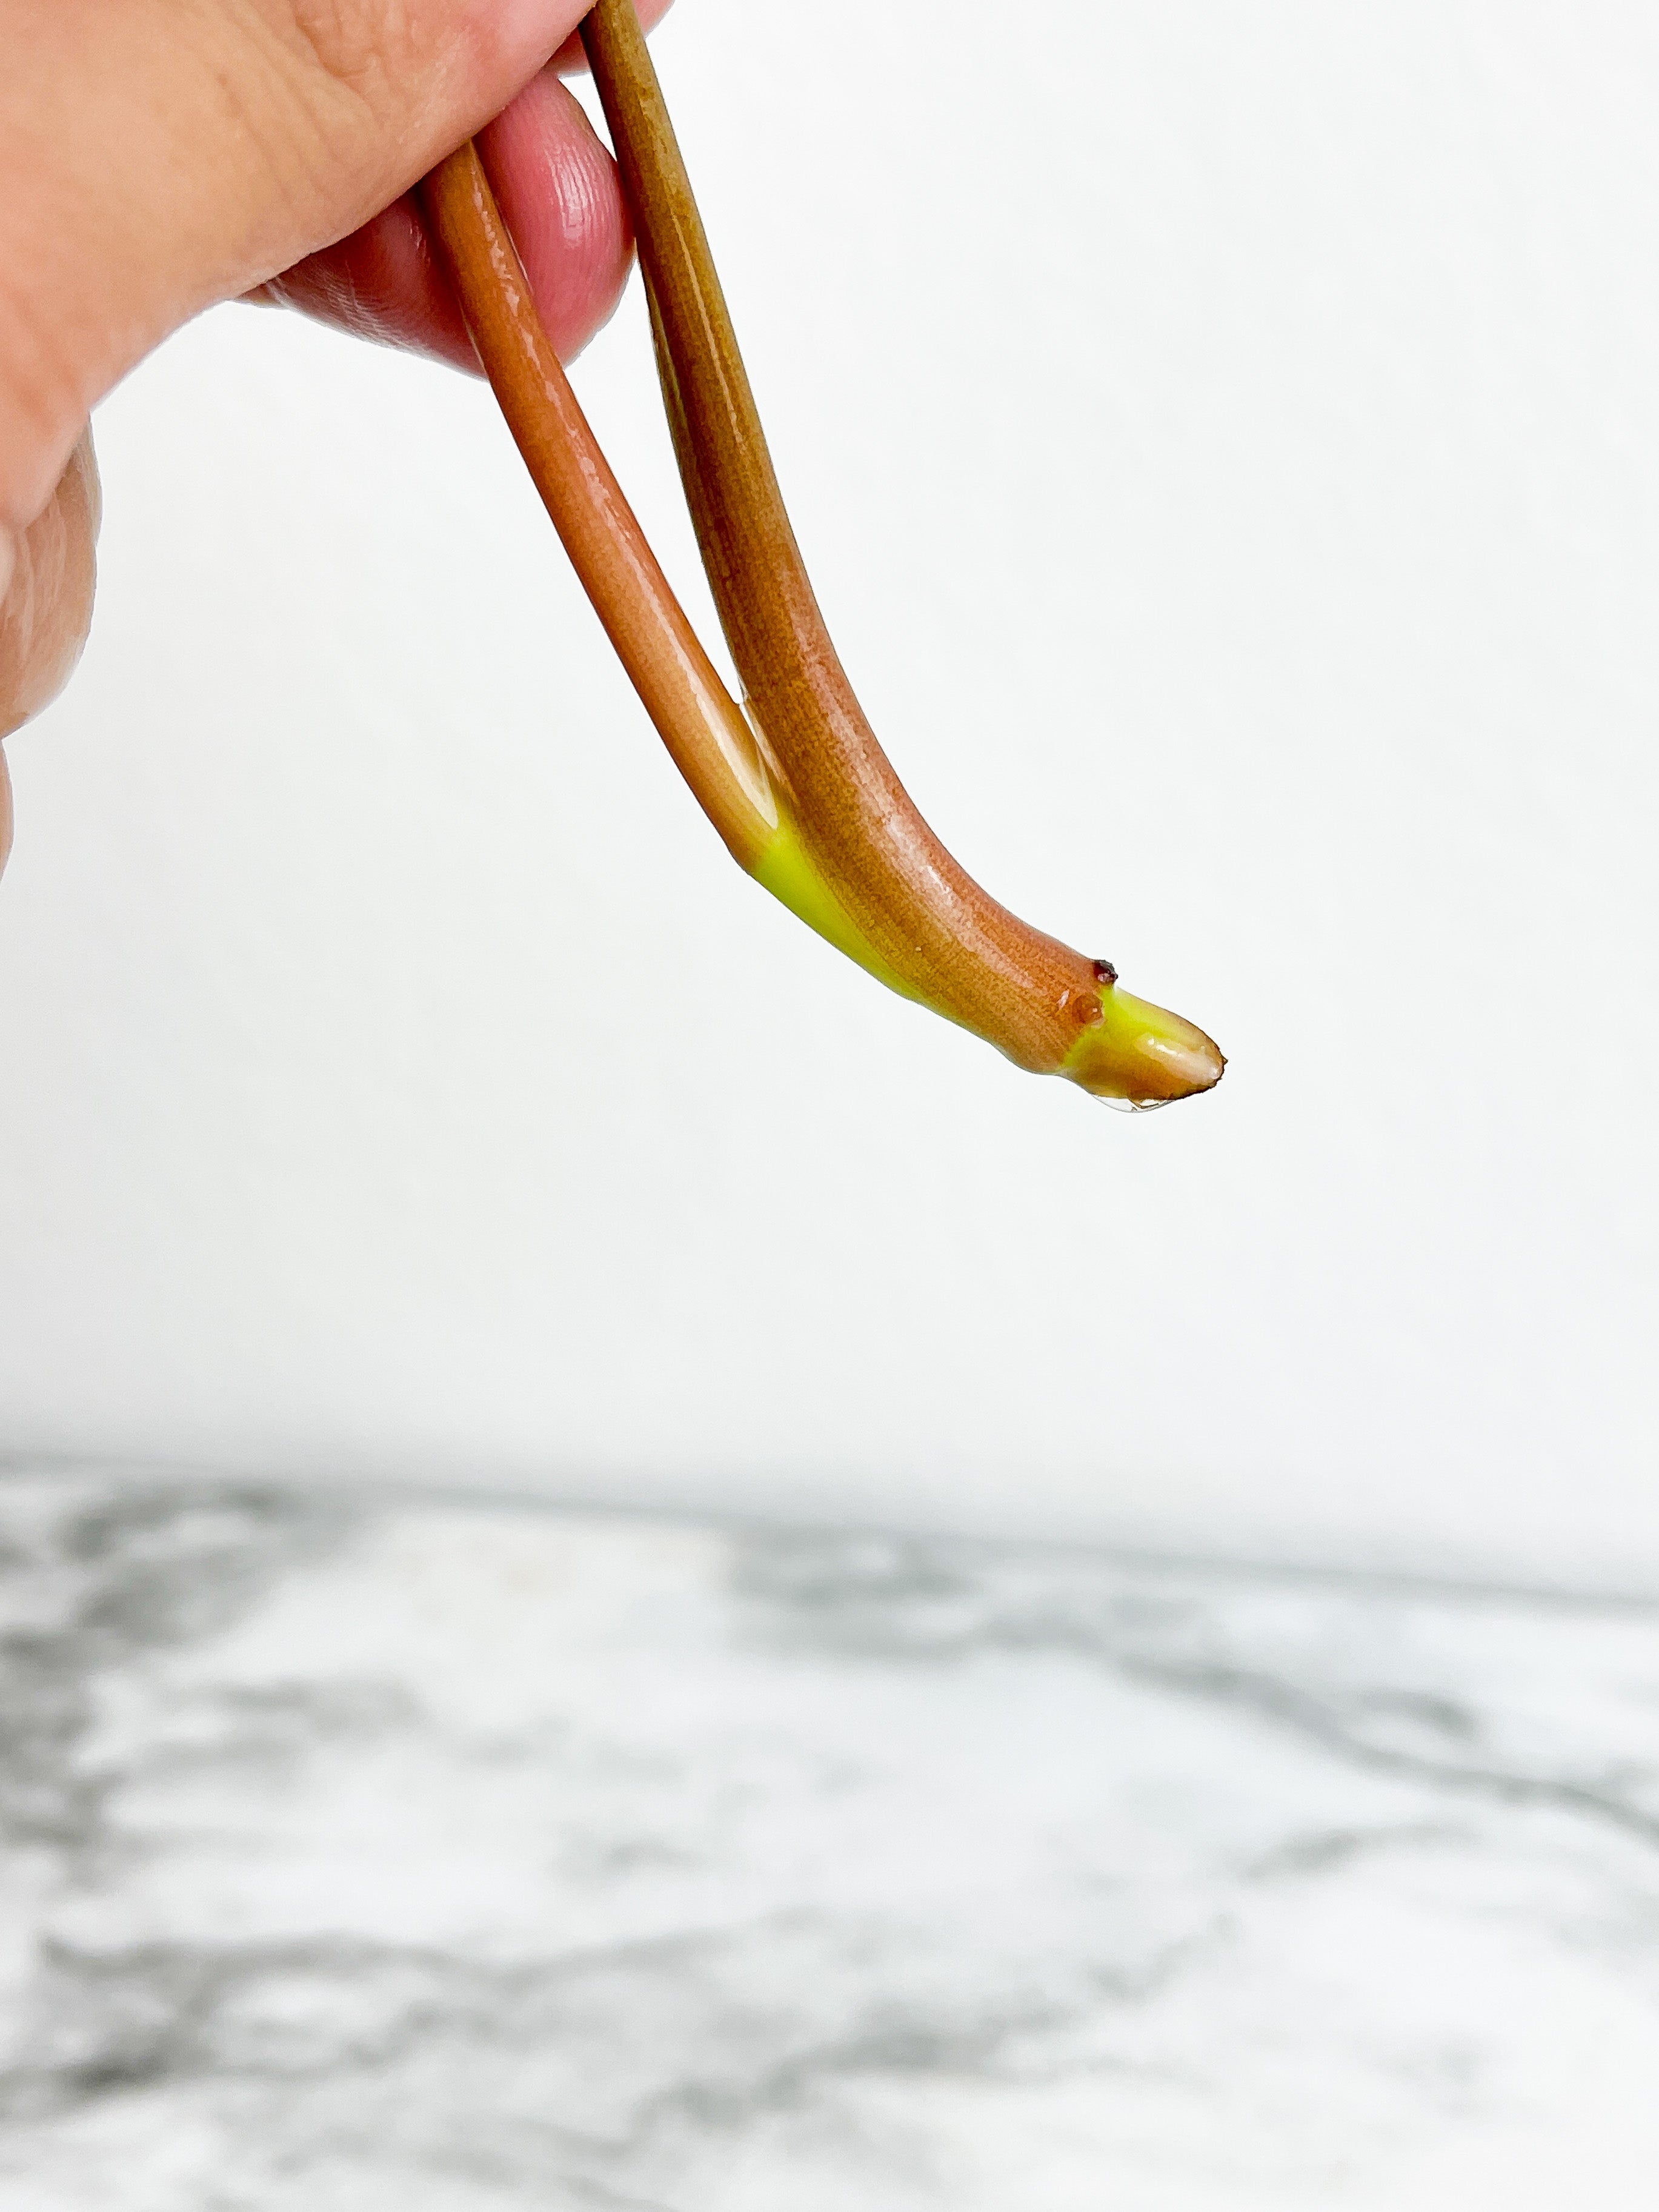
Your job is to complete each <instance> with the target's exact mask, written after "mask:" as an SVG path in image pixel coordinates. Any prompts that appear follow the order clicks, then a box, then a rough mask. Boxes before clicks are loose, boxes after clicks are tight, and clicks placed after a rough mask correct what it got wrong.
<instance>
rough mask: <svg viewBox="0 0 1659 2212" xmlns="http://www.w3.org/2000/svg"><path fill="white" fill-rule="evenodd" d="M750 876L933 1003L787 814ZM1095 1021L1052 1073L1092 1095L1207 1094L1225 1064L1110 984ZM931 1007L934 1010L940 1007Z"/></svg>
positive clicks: (855, 957)
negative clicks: (885, 948)
mask: <svg viewBox="0 0 1659 2212" xmlns="http://www.w3.org/2000/svg"><path fill="white" fill-rule="evenodd" d="M750 875H752V876H753V878H755V881H756V882H757V884H762V885H763V886H764V888H765V889H766V890H769V891H770V892H771V894H772V896H773V897H774V898H775V899H776V900H777V901H778V902H779V903H780V904H781V905H782V906H787V908H788V909H789V911H790V913H791V914H793V915H795V916H796V918H797V919H798V920H799V921H804V922H805V924H806V927H808V928H809V929H813V930H816V931H817V933H818V935H819V936H820V937H822V938H824V939H827V940H828V941H829V943H830V944H831V945H834V946H835V948H836V951H838V952H844V953H845V954H846V955H847V957H848V959H849V960H851V961H854V963H856V964H857V965H858V966H859V967H860V968H862V969H864V970H865V971H866V974H868V975H873V976H874V977H875V979H876V981H878V983H884V984H885V985H886V986H887V987H888V989H889V990H890V991H896V992H897V994H898V995H899V996H900V998H902V999H908V1000H912V1001H913V1002H914V1003H915V1005H917V1006H932V1005H933V1001H932V1000H929V999H927V998H924V997H923V995H922V994H921V992H920V991H918V990H916V989H915V987H914V986H913V985H912V984H909V983H907V982H905V981H903V980H902V977H900V976H898V975H895V974H894V972H893V970H892V969H890V967H889V966H888V965H887V963H886V962H885V961H884V960H883V959H882V958H881V957H880V955H879V954H878V953H877V952H875V951H872V948H871V946H870V945H869V944H868V943H867V942H866V939H864V938H863V937H862V936H860V933H859V931H858V929H857V928H856V927H855V926H854V923H853V922H852V921H849V919H848V915H847V912H846V909H845V908H843V907H842V904H841V902H840V901H839V900H838V899H837V898H836V895H835V893H834V892H833V891H832V890H830V889H829V885H828V884H826V883H825V882H824V880H823V877H822V876H821V875H820V874H819V873H818V872H817V868H816V867H815V866H813V864H812V861H811V856H810V855H809V854H808V853H807V851H806V848H805V845H804V844H803V843H802V842H801V838H800V835H799V831H798V830H797V829H796V828H795V825H794V823H793V822H792V821H791V820H790V819H789V817H788V816H787V814H786V815H785V817H784V818H783V820H782V821H781V823H779V824H778V827H777V828H776V829H775V830H774V831H773V832H772V834H771V836H769V838H768V839H767V841H766V843H765V845H764V846H763V848H762V851H761V856H760V859H759V860H757V862H756V864H755V866H753V867H752V868H750ZM1098 996H1099V1005H1100V1018H1099V1019H1098V1020H1097V1021H1096V1022H1094V1023H1093V1024H1091V1026H1090V1027H1089V1028H1087V1029H1085V1030H1084V1031H1083V1032H1082V1034H1081V1036H1079V1038H1078V1041H1077V1042H1076V1043H1075V1044H1074V1045H1073V1047H1072V1049H1071V1050H1070V1052H1068V1053H1067V1054H1066V1058H1065V1060H1064V1061H1063V1062H1062V1063H1061V1065H1060V1066H1058V1067H1056V1068H1054V1070H1053V1071H1052V1072H1053V1073H1054V1074H1056V1075H1063V1076H1065V1077H1066V1079H1068V1080H1069V1081H1070V1082H1073V1083H1075V1084H1077V1085H1079V1087H1080V1088H1081V1089H1083V1090H1085V1091H1088V1092H1089V1093H1090V1094H1091V1097H1096V1098H1105V1099H1110V1100H1112V1101H1114V1102H1115V1103H1120V1104H1122V1105H1126V1106H1133V1107H1137V1108H1145V1107H1148V1106H1164V1105H1167V1104H1168V1103H1170V1100H1171V1099H1175V1098H1186V1097H1190V1096H1191V1095H1192V1094H1193V1093H1194V1091H1207V1090H1209V1089H1210V1087H1211V1086H1212V1084H1214V1083H1216V1082H1217V1081H1218V1079H1219V1078H1220V1075H1221V1071H1222V1068H1223V1067H1224V1066H1225V1061H1224V1060H1223V1059H1222V1057H1221V1054H1219V1053H1218V1051H1217V1049H1216V1048H1215V1046H1214V1044H1213V1043H1212V1042H1211V1040H1210V1039H1209V1038H1208V1037H1206V1036H1205V1034H1204V1032H1203V1030H1200V1029H1195V1028H1194V1026H1193V1024H1192V1023H1191V1022H1188V1021H1183V1020H1182V1017H1181V1016H1180V1015H1179V1014H1172V1013H1170V1012H1168V1011H1167V1009H1165V1008H1164V1007H1163V1006H1153V1005H1152V1001H1151V1000H1148V999H1137V998H1135V997H1134V996H1133V994H1131V993H1130V992H1128V991H1122V990H1120V989H1119V988H1118V987H1117V985H1116V984H1115V982H1112V983H1103V985H1102V986H1101V987H1100V990H1099V994H1098ZM933 1011H934V1012H936V1013H937V1012H942V1011H943V1010H942V1009H941V1008H939V1007H937V1006H935V1007H933Z"/></svg>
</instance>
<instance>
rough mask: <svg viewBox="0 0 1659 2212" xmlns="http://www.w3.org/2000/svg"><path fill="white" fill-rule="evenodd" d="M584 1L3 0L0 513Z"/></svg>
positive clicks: (397, 172)
mask: <svg viewBox="0 0 1659 2212" xmlns="http://www.w3.org/2000/svg"><path fill="white" fill-rule="evenodd" d="M585 12H586V0H123V3H122V5H120V6H119V7H115V8H112V7H110V6H109V5H108V4H107V0H52V4H51V5H50V6H47V7H43V6H42V5H41V4H40V0H0V52H3V53H4V54H5V56H6V69H5V70H4V72H3V82H0V279H3V283H0V290H3V294H4V296H5V300H6V306H7V310H8V312H7V313H6V315H5V317H4V318H3V320H0V532H6V531H8V530H9V532H12V533H13V535H14V537H15V535H16V534H17V533H20V532H22V531H24V530H26V529H27V527H28V526H29V525H30V524H31V523H32V522H33V520H34V519H35V518H36V517H37V516H38V515H39V514H40V513H41V512H42V510H43V509H44V507H45V506H46V502H47V501H48V500H49V498H50V497H51V495H52V489H53V486H54V485H55V484H56V483H57V482H58V478H59V477H60V476H61V474H62V472H63V471H64V466H65V465H66V463H67V462H68V459H69V457H70V453H72V451H73V450H74V447H75V444H76V440H77V439H78V437H79V436H80V435H81V431H82V427H83V425H84V423H85V422H86V419H87V416H88V412H89V411H90V410H91V408H92V406H93V405H94V403H95V402H96V401H97V400H98V399H100V398H101V397H102V396H103V394H104V393H105V392H107V391H108V390H109V388H110V386H112V384H114V383H115V382H116V381H117V380H118V378H120V377H121V376H122V375H124V374H125V372H126V371H127V370H128V369H129V368H131V367H132V365H133V364H134V363H135V362H137V361H138V360H140V359H141V358H142V357H143V355H144V354H146V353H147V352H148V351H149V349H150V348H151V347H152V346H154V345H155V344H156V343H158V342H159V341H160V340H161V338H163V337H166V336H167V333H168V331H172V330H174V329H176V328H177V327H178V325H179V324H180V323H183V322H185V321H187V320H188V319H189V318H190V317H191V316H192V315H194V314H197V313H199V312H200V311H201V310H202V309H203V308H204V307H210V306H212V305H213V304H214V303H215V302H216V301H220V300H225V299H230V298H233V297H235V296H236V295H240V294H241V293H244V292H246V291H248V290H250V289H252V287H253V286H255V285H257V284H259V283H264V281H265V280H266V279H267V278H269V277H270V276H275V275H276V273H277V272H278V271H279V270H284V269H286V268H288V267H289V265H290V264H292V263H294V262H295V261H297V260H299V259H300V258H301V257H302V256H303V255H305V254H307V253H310V252H314V251H315V250H316V249H317V248H319V247H320V246H326V245H328V244H330V243H331V242H332V241H333V240H336V239H338V238H341V237H343V236H344V235H345V234H347V233H348V232H349V231H351V230H353V229H355V228H356V227H357V226H358V225H359V224H361V223H362V222H365V221H367V220H368V217H370V216H373V215H374V214H376V213H377V212H378V211H379V210H380V209H382V208H384V207H385V206H386V205H387V204H389V203H390V202H391V201H392V200H393V199H395V198H396V197H397V196H398V194H399V193H400V192H402V191H405V190H406V189H407V188H408V187H409V186H410V185H411V184H413V183H414V182H415V181H416V179H417V178H419V177H420V176H422V174H424V173H425V172H426V171H427V170H428V168H430V167H432V166H433V164H434V163H435V162H436V161H439V160H440V159H441V157H442V156H443V155H445V154H446V153H447V152H449V151H450V150H451V149H453V147H455V146H457V145H459V143H460V142H461V141H462V140H463V139H464V138H465V137H468V136H469V135H470V134H471V132H472V131H475V130H477V128H478V127H479V126H480V125H483V123H484V122H485V121H487V120H488V118H489V117H491V116H493V115H495V114H496V113H497V112H499V111H500V110H501V108H503V107H504V106H506V105H507V102H508V100H511V99H512V98H513V95H514V94H516V93H517V92H518V91H520V88H522V87H523V86H524V85H525V84H526V83H527V82H529V80H530V79H531V78H532V76H534V75H535V74H536V72H537V70H539V69H540V68H541V66H542V64H544V62H545V61H546V60H547V58H548V57H549V56H550V54H551V53H553V52H554V51H555V50H556V48H557V47H558V46H560V45H561V44H562V42H563V40H565V39H566V38H567V37H568V35H569V33H571V31H572V30H573V29H574V27H575V25H576V23H577V22H578V21H580V17H581V16H582V15H583V14H584V13H585Z"/></svg>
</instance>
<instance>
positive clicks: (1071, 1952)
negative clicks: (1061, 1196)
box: [0, 1469, 1659, 2212]
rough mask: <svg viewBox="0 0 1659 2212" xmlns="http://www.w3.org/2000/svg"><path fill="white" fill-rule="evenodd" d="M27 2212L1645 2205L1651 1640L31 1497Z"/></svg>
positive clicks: (1198, 1579) (24, 1753) (18, 1527)
mask: <svg viewBox="0 0 1659 2212" xmlns="http://www.w3.org/2000/svg"><path fill="white" fill-rule="evenodd" d="M0 1637H3V1666H4V1683H3V1699H0V1729H3V1767H0V1820H3V1875H0V1879H3V1890H0V2203H4V2204H5V2205H7V2206H8V2207H9V2206H12V2205H16V2206H18V2207H19V2208H23V2207H27V2208H28V2212H71V2208H73V2209H74V2212H82V2208H92V2207H97V2208H99V2212H266V2208H276V2207H284V2208H286V2207H290V2206H292V2207H300V2206H303V2207H305V2208H306V2212H336V2208H338V2212H344V2208H346V2207H350V2208H352V2212H364V2208H369V2212H376V2209H377V2208H381V2207H385V2208H387V2212H392V2208H396V2212H506V2208H508V2207H514V2206H521V2205H522V2206H528V2205H534V2206H536V2207H538V2208H541V2212H596V2209H597V2208H607V2209H609V2208H615V2212H624V2208H625V2212H782V2209H783V2208H787V2212H850V2208H854V2207H858V2208H873V2212H933V2208H941V2209H942V2208H945V2207H949V2208H951V2212H1085V2208H1087V2209H1088V2212H1103V2209H1104V2208H1112V2212H1212V2208H1213V2212H1222V2208H1225V2212H1249V2208H1256V2207H1260V2208H1264V2212H1265V2208H1267V2207H1273V2208H1286V2207H1289V2208H1294V2207H1297V2206H1308V2207H1313V2206H1318V2207H1322V2208H1332V2207H1364V2208H1383V2207H1388V2208H1396V2207H1403V2206H1411V2207H1413V2208H1414V2212H1421V2209H1422V2208H1437V2207H1441V2206H1445V2207H1447V2208H1450V2207H1452V2206H1456V2207H1458V2208H1460V2212H1468V2208H1472V2207H1473V2208H1482V2207H1486V2206H1491V2207H1494V2208H1495V2207H1498V2206H1500V2205H1501V2206H1503V2207H1504V2208H1505V2212H1523V2208H1530V2207H1538V2208H1541V2212H1542V2208H1545V2207H1548V2208H1551V2212H1556V2208H1559V2207H1562V2206H1565V2205H1569V2204H1575V2205H1576V2204H1595V2206H1597V2207H1598V2208H1607V2207H1624V2206H1629V2207H1632V2208H1635V2207H1638V2206H1640V2207H1644V2208H1646V2207H1649V2206H1650V2205H1651V2204H1652V2203H1653V2202H1654V2198H1655V2190H1656V2182H1655V2179H1654V2177H1655V2174H1656V2172H1659V1608H1653V1607H1649V1608H1644V1607H1641V1606H1639V1605H1636V1604H1625V1605H1614V1604H1611V1603H1601V1604H1592V1603H1589V1602H1582V1603H1577V1602H1571V1601H1565V1600H1559V1599H1558V1600H1543V1599H1538V1598H1530V1599H1529V1598H1525V1597H1521V1596H1514V1595H1502V1594H1493V1593H1486V1594H1482V1593H1480V1592H1474V1591H1457V1590H1449V1589H1447V1590H1439V1589H1430V1588H1424V1587H1420V1586H1415V1587H1414V1586H1408V1585H1405V1584H1400V1583H1392V1584H1391V1583H1383V1582H1380V1581H1377V1582H1372V1581H1367V1580H1365V1579H1364V1578H1361V1577H1353V1578H1343V1577H1327V1578H1319V1577H1309V1576H1305V1575H1301V1576H1294V1575H1290V1574H1284V1575H1276V1574H1273V1573H1272V1572H1267V1571H1253V1572H1248V1573H1247V1572H1243V1571H1224V1570H1221V1569H1218V1568H1210V1569H1206V1568H1202V1567H1196V1566H1182V1565H1159V1564H1157V1563H1150V1562H1146V1561H1136V1560H1133V1559H1124V1558H1120V1557H1113V1556H1104V1555H1099V1554H1078V1553H1070V1554H1067V1553H1058V1552H1054V1551H1040V1550H1036V1549H1032V1550H1021V1549H1017V1548H1012V1547H992V1546H985V1545H968V1544H954V1543H950V1542H944V1541H915V1540H906V1539H900V1538H885V1537H881V1536H878V1535H860V1534H787V1533H780V1532H778V1531H776V1530H771V1531H768V1530H763V1529H753V1528H716V1527H703V1526H696V1525H684V1524H670V1523H666V1522H651V1521H647V1520H641V1519H628V1518H620V1517H606V1516H599V1515H595V1514H591V1513H574V1512H573V1513H562V1512H558V1511H554V1510H545V1509H542V1508H536V1507H516V1506H507V1505H495V1506H479V1505H467V1504H456V1503H453V1502H445V1501H442V1500H434V1499H430V1498H396V1499H381V1500H379V1501H370V1502H362V1501H359V1502H357V1503H356V1504H352V1503H345V1504H342V1503H339V1502H337V1501H331V1500H329V1499H327V1498H323V1497H320V1496H318V1495H316V1494H313V1493H301V1492H292V1491H285V1490H281V1489H258V1488H253V1487H248V1486H191V1485H186V1484H168V1483H165V1482H161V1481H158V1480H154V1479H150V1480H137V1479H132V1480H127V1481H125V1482H115V1481H112V1480H107V1479H103V1478H93V1477H89V1476H88V1477H79V1476H77V1477H70V1476H68V1475H65V1474H63V1473H62V1472H57V1473H53V1472H51V1471H33V1472H31V1471H30V1470H28V1469H18V1470H15V1471H14V1472H13V1473H12V1474H11V1475H10V1476H9V1479H8V1480H5V1481H4V1482H3V1483H0Z"/></svg>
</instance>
